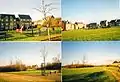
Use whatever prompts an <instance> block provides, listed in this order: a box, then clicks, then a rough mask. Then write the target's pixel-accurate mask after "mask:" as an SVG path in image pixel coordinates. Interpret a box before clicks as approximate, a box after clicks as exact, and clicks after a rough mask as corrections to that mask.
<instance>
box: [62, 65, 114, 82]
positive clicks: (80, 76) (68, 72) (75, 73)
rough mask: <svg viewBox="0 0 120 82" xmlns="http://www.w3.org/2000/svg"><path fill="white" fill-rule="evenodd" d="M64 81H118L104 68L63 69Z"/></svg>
mask: <svg viewBox="0 0 120 82" xmlns="http://www.w3.org/2000/svg"><path fill="white" fill-rule="evenodd" d="M63 82H116V79H115V78H114V77H113V76H112V74H111V73H109V72H106V71H105V70H104V69H103V68H100V67H96V68H95V67H93V68H75V69H63Z"/></svg>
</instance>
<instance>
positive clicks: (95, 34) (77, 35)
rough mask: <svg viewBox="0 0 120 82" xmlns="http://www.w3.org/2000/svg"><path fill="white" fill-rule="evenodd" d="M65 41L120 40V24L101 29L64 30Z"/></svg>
mask: <svg viewBox="0 0 120 82" xmlns="http://www.w3.org/2000/svg"><path fill="white" fill-rule="evenodd" d="M62 40H63V41H113V40H115V41H117V40H120V26H116V27H110V28H99V29H89V30H88V29H78V30H71V31H63V32H62Z"/></svg>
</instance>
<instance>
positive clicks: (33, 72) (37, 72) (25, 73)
mask: <svg viewBox="0 0 120 82" xmlns="http://www.w3.org/2000/svg"><path fill="white" fill-rule="evenodd" d="M50 71H55V70H46V73H49V72H50ZM7 73H9V74H18V75H41V70H29V71H20V72H7Z"/></svg>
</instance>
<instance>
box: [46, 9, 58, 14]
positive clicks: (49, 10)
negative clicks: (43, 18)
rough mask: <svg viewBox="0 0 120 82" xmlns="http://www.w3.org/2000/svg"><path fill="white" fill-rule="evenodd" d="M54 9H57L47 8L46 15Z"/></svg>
mask: <svg viewBox="0 0 120 82" xmlns="http://www.w3.org/2000/svg"><path fill="white" fill-rule="evenodd" d="M54 9H57V8H49V9H48V10H46V13H49V12H51V11H52V10H54Z"/></svg>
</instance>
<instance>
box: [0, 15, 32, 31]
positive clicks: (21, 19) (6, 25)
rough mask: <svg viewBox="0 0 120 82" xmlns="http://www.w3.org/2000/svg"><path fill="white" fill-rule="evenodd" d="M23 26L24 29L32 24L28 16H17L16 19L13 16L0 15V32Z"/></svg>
mask: <svg viewBox="0 0 120 82" xmlns="http://www.w3.org/2000/svg"><path fill="white" fill-rule="evenodd" d="M17 24H18V25H19V26H21V25H23V26H25V27H26V28H27V27H30V26H31V24H32V19H31V17H30V15H22V14H18V17H16V16H15V15H14V14H0V29H1V30H12V29H15V28H16V27H17Z"/></svg>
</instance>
